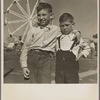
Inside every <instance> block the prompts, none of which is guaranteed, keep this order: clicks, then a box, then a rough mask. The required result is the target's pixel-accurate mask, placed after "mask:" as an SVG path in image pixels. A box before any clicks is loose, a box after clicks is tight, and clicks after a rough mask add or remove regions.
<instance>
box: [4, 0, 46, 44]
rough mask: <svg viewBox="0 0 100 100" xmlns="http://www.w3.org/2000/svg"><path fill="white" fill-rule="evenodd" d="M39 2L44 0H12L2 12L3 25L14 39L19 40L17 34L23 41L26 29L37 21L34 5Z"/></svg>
mask: <svg viewBox="0 0 100 100" xmlns="http://www.w3.org/2000/svg"><path fill="white" fill-rule="evenodd" d="M40 2H44V1H43V0H37V1H34V0H13V1H12V2H11V4H10V5H9V6H8V8H7V9H6V11H5V12H4V15H5V19H4V26H5V27H6V28H7V30H8V33H9V34H10V35H11V36H12V37H14V38H15V39H16V40H18V41H20V40H19V39H18V36H22V39H21V42H23V43H24V41H25V38H26V36H27V32H28V30H29V29H30V28H31V27H32V26H33V25H35V24H36V23H37V18H36V17H37V15H36V7H37V5H38V4H39V3H40ZM31 4H32V5H31ZM33 6H34V7H33ZM32 7H33V8H32Z"/></svg>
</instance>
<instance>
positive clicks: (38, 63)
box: [26, 50, 52, 83]
mask: <svg viewBox="0 0 100 100" xmlns="http://www.w3.org/2000/svg"><path fill="white" fill-rule="evenodd" d="M51 60H52V57H51V56H50V52H45V51H39V52H36V51H34V50H31V51H29V53H28V68H29V70H30V79H29V80H26V81H29V82H30V83H51Z"/></svg>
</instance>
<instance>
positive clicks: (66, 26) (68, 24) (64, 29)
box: [60, 21, 74, 35]
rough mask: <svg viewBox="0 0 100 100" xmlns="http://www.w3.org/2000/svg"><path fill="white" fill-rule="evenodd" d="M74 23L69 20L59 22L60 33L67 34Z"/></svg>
mask: <svg viewBox="0 0 100 100" xmlns="http://www.w3.org/2000/svg"><path fill="white" fill-rule="evenodd" d="M73 27H74V24H73V23H71V22H70V21H64V22H62V23H60V29H61V32H62V34H65V35H68V34H69V33H70V32H71V31H72V30H73Z"/></svg>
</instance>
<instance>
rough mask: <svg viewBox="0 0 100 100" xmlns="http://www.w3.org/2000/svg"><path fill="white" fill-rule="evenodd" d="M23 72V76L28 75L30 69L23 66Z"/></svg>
mask: <svg viewBox="0 0 100 100" xmlns="http://www.w3.org/2000/svg"><path fill="white" fill-rule="evenodd" d="M23 73H24V75H25V76H29V74H30V71H29V69H28V68H27V67H25V68H23Z"/></svg>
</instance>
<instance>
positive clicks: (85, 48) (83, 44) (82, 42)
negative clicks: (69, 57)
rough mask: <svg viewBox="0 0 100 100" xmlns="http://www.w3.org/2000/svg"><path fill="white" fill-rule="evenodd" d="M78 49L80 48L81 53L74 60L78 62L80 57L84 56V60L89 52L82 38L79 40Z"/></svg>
mask: <svg viewBox="0 0 100 100" xmlns="http://www.w3.org/2000/svg"><path fill="white" fill-rule="evenodd" d="M80 48H82V51H81V52H80V53H79V54H78V57H77V59H76V60H78V59H79V58H80V57H81V56H84V57H85V58H86V57H87V56H88V54H89V53H90V51H91V50H90V46H89V45H88V44H87V43H86V42H85V41H84V40H83V39H82V38H81V40H80Z"/></svg>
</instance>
